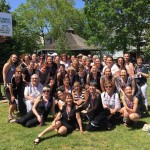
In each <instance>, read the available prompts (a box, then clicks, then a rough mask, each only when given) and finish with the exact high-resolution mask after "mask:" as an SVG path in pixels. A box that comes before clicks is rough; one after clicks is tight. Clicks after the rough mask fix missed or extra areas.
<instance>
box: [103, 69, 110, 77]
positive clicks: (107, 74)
mask: <svg viewBox="0 0 150 150" xmlns="http://www.w3.org/2000/svg"><path fill="white" fill-rule="evenodd" d="M104 74H105V76H106V77H110V76H111V70H110V69H109V68H106V69H105V72H104Z"/></svg>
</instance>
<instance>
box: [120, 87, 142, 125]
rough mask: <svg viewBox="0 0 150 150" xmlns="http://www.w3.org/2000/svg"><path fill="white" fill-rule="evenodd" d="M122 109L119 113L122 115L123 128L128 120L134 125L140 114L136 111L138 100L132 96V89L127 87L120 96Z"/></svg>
mask: <svg viewBox="0 0 150 150" xmlns="http://www.w3.org/2000/svg"><path fill="white" fill-rule="evenodd" d="M122 103H123V108H121V110H120V112H121V113H122V115H123V122H124V126H127V124H128V123H129V121H130V120H132V121H134V122H135V123H136V122H137V120H138V119H139V118H140V112H139V110H138V98H137V97H134V96H133V94H132V88H131V87H130V86H127V87H126V88H125V94H124V95H123V96H122Z"/></svg>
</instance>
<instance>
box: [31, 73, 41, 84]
mask: <svg viewBox="0 0 150 150" xmlns="http://www.w3.org/2000/svg"><path fill="white" fill-rule="evenodd" d="M31 82H32V84H33V85H34V86H37V85H38V82H39V77H38V75H36V74H34V75H32V76H31Z"/></svg>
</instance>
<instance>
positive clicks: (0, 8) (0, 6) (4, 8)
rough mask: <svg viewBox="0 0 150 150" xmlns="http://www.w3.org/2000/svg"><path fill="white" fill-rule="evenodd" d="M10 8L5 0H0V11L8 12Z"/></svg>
mask: <svg viewBox="0 0 150 150" xmlns="http://www.w3.org/2000/svg"><path fill="white" fill-rule="evenodd" d="M10 9H11V7H10V5H9V4H8V3H6V0H1V1H0V12H6V13H9V10H10Z"/></svg>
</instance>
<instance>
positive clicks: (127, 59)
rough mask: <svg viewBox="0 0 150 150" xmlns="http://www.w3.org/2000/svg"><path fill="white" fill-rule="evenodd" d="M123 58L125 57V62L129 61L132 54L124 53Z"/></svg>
mask: <svg viewBox="0 0 150 150" xmlns="http://www.w3.org/2000/svg"><path fill="white" fill-rule="evenodd" d="M123 58H124V60H125V62H128V61H129V59H130V55H129V54H124V57H123Z"/></svg>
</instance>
